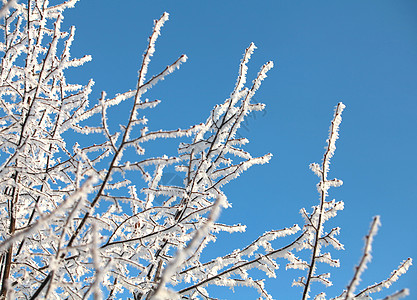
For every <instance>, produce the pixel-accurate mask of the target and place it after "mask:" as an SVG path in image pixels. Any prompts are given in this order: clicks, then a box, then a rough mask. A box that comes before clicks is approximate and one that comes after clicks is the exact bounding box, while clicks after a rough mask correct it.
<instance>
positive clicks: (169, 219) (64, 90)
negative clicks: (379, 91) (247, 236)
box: [0, 0, 411, 299]
mask: <svg viewBox="0 0 417 300" xmlns="http://www.w3.org/2000/svg"><path fill="white" fill-rule="evenodd" d="M76 2H77V0H68V1H66V2H62V3H61V4H54V5H49V3H48V0H27V1H19V2H16V1H5V0H3V7H2V8H1V10H0V16H1V18H2V23H1V25H0V29H1V31H2V33H3V38H2V39H1V40H0V51H1V53H2V58H1V65H0V138H1V143H0V191H1V193H0V287H1V291H0V299H90V298H94V299H102V298H105V299H120V298H128V297H131V298H134V299H214V298H212V296H210V295H209V293H211V291H210V289H209V288H208V287H209V286H210V285H217V286H227V287H231V288H233V287H236V286H248V287H253V288H255V289H257V290H258V291H259V296H260V299H272V297H271V296H270V295H269V294H268V292H267V291H266V289H265V285H264V280H263V279H254V278H252V277H251V275H250V270H251V269H253V268H257V269H260V270H262V271H263V272H265V274H266V276H268V277H275V276H276V273H275V271H276V269H278V261H277V260H279V259H281V260H282V261H287V262H288V264H287V268H289V269H302V270H305V273H306V275H305V277H301V278H299V279H297V280H295V281H294V285H297V286H301V288H302V289H303V293H302V299H307V298H309V297H310V293H311V292H310V287H311V284H312V283H313V282H319V283H323V284H325V285H330V284H331V281H330V274H326V273H321V272H319V270H318V265H319V263H327V264H329V265H331V266H335V267H337V266H339V261H338V260H337V259H334V258H333V257H332V256H331V254H330V253H329V252H325V251H324V250H323V249H324V248H325V247H326V246H332V247H334V248H336V249H343V245H342V244H341V243H340V242H339V241H338V240H337V238H336V236H337V234H338V232H339V228H333V229H331V230H330V231H328V232H326V231H325V230H324V223H325V222H326V221H327V220H328V219H330V218H332V217H334V216H336V214H337V211H339V210H341V209H343V203H342V202H335V201H328V200H327V195H328V190H329V188H330V187H335V186H339V185H341V184H342V181H340V180H337V179H330V180H329V179H328V178H327V174H328V171H329V161H330V158H331V157H332V155H333V153H334V150H335V148H336V147H335V142H336V139H337V137H338V128H339V125H340V122H341V114H342V111H343V108H344V105H343V104H341V103H340V104H339V105H338V106H337V108H336V112H335V116H334V119H333V121H332V125H331V128H330V136H329V139H328V146H327V150H326V152H325V155H324V158H323V162H322V164H321V165H318V164H312V165H311V169H312V170H313V171H314V173H315V174H317V176H319V178H320V182H319V184H318V191H319V193H320V202H319V204H318V205H317V206H314V207H313V211H312V212H308V211H306V210H305V209H302V210H301V214H302V216H303V217H304V220H305V225H304V226H303V227H302V228H300V226H298V225H294V226H292V227H289V228H285V229H281V230H271V231H268V232H266V233H265V234H263V235H262V236H260V237H259V238H257V239H256V240H255V241H254V242H252V243H251V244H249V245H248V246H247V247H245V248H243V249H236V250H234V251H232V252H230V253H229V254H227V255H224V256H222V257H218V258H215V259H213V260H211V261H206V262H203V261H201V259H200V256H201V253H202V251H203V250H204V248H205V246H206V245H207V243H209V242H214V241H215V240H216V234H217V233H218V232H220V231H225V232H230V233H233V232H240V231H244V230H245V227H244V226H242V225H240V224H238V225H228V224H221V223H219V222H218V221H217V220H218V215H219V213H220V211H221V209H223V208H228V207H230V203H229V202H228V200H227V198H226V196H225V194H224V192H223V190H222V189H223V186H224V185H225V184H227V183H228V182H229V181H230V180H233V179H235V178H236V177H238V176H239V175H240V174H241V173H242V172H244V171H246V170H247V169H248V168H250V167H251V166H253V165H259V164H265V163H267V162H268V161H269V160H270V159H271V156H272V155H271V154H266V155H264V156H261V157H252V155H251V154H250V153H248V152H247V151H245V150H244V145H245V144H246V143H248V140H247V139H245V138H240V135H238V134H237V132H238V130H239V128H240V127H241V125H242V122H243V121H244V120H245V117H247V116H248V114H250V113H251V112H252V111H260V110H263V109H264V105H263V104H260V103H255V102H254V101H252V100H253V97H254V94H255V93H256V91H257V90H258V89H259V87H260V85H261V83H262V81H263V80H264V79H265V78H266V76H267V72H268V71H269V70H270V69H271V68H272V66H273V64H272V62H268V63H266V64H265V65H263V66H262V67H261V69H260V71H259V73H258V75H257V76H256V77H255V79H254V80H253V82H252V83H251V84H249V85H247V82H246V73H247V63H248V61H249V59H250V57H251V55H252V53H253V51H254V50H255V45H253V44H251V45H250V46H249V47H248V48H247V49H246V51H245V53H244V56H243V59H242V61H241V63H240V66H239V71H238V78H237V82H236V85H235V88H234V90H233V91H232V93H231V94H230V97H229V98H228V99H227V100H226V101H224V102H223V103H221V104H219V105H217V106H215V107H214V108H213V110H212V111H211V112H210V114H209V116H208V118H207V120H206V121H205V122H204V123H201V124H197V125H194V126H191V127H189V128H185V129H174V130H158V131H151V130H149V129H148V127H147V126H146V124H147V118H146V117H145V116H144V114H145V113H146V110H148V109H152V108H154V107H156V106H157V105H158V104H159V102H160V101H157V100H154V101H149V100H147V99H146V98H144V94H145V93H146V92H147V91H148V90H149V89H151V88H152V87H153V86H154V85H155V84H156V83H158V81H160V80H163V79H164V77H166V76H167V75H169V74H170V73H172V72H174V71H175V70H176V69H178V68H179V67H180V66H181V64H183V63H184V62H185V61H186V60H187V57H186V56H185V55H182V56H180V57H179V58H178V59H177V60H176V61H174V62H172V63H171V64H170V65H169V66H168V67H166V68H165V69H164V70H161V71H160V73H158V74H155V75H153V76H148V74H147V71H148V66H149V63H150V62H151V58H152V55H153V54H154V52H155V44H156V40H157V38H158V36H159V35H160V31H161V28H162V27H163V25H164V23H165V22H166V21H167V20H168V14H166V13H165V14H163V15H162V17H161V18H160V19H159V20H156V21H155V25H154V29H153V31H152V33H151V36H150V38H149V43H148V47H147V49H146V50H145V52H144V55H143V58H142V63H141V66H140V70H139V76H138V80H137V85H136V87H134V89H132V90H129V91H126V92H124V93H120V94H118V95H116V96H115V97H107V95H106V93H105V92H102V94H101V97H100V99H98V100H93V101H90V99H89V97H91V96H90V93H91V90H92V87H93V84H94V82H93V81H90V82H88V83H87V84H85V85H82V84H73V83H69V82H67V80H66V78H65V70H66V69H68V68H72V67H78V66H81V65H83V64H84V63H85V62H87V61H89V60H90V59H91V57H89V56H85V57H81V58H71V53H70V49H71V44H72V42H73V40H74V33H75V29H74V28H70V29H69V30H67V29H64V28H62V19H63V15H62V13H63V11H64V10H65V9H67V8H70V7H73V6H74V5H75V3H76ZM122 102H127V103H129V105H130V114H129V115H127V116H126V119H125V120H123V121H122V123H121V124H120V126H119V129H118V130H114V129H113V127H114V126H113V125H114V124H109V122H108V118H109V116H111V115H112V113H114V112H115V111H114V110H112V108H114V107H115V106H117V105H118V104H119V103H122ZM85 135H89V136H90V138H89V139H85V138H84V139H81V138H80V137H83V136H85ZM68 136H70V137H71V136H72V137H73V138H72V139H68ZM91 137H93V138H91ZM75 139H78V140H80V142H79V143H73V142H71V140H72V141H73V140H75ZM162 139H179V140H181V142H179V143H178V145H179V146H178V153H177V154H176V155H174V156H167V155H162V156H149V155H145V148H146V147H147V143H148V142H149V141H152V140H156V141H162ZM86 140H88V141H90V140H94V141H95V143H94V142H93V143H91V144H83V143H86V142H85V141H86ZM167 170H175V172H177V173H178V174H180V175H179V176H181V178H182V179H183V181H182V184H178V185H167V184H164V182H163V180H161V179H162V177H163V174H164V172H166V171H167ZM170 172H171V171H170ZM378 225H379V218H378V217H376V218H375V220H374V222H373V223H372V226H371V231H370V233H369V235H368V236H367V238H366V245H365V251H364V254H363V257H362V259H361V261H360V263H359V265H358V267H357V268H356V273H355V274H354V277H353V279H352V281H351V283H350V284H349V285H348V287H347V289H346V290H344V291H342V292H341V295H340V296H338V297H336V298H333V299H371V298H370V294H371V293H373V292H377V291H379V290H381V289H382V288H384V287H389V286H390V285H391V283H392V282H393V281H395V280H397V278H398V276H400V275H401V274H403V273H405V272H406V271H407V269H408V267H409V266H410V264H411V259H408V260H406V261H405V262H403V263H402V264H401V265H400V267H399V268H398V269H397V270H395V271H394V272H393V273H392V275H391V276H390V277H389V278H388V279H387V280H385V281H382V282H380V283H377V284H374V285H372V286H369V287H368V288H366V289H364V290H362V291H359V292H357V291H356V286H357V284H358V282H359V280H360V276H361V273H362V272H363V270H364V269H365V267H366V264H367V262H368V261H369V260H370V251H371V244H372V238H373V236H374V235H375V233H376V230H377V227H378ZM288 235H292V236H294V238H293V241H292V242H291V243H289V244H288V245H285V246H279V247H275V246H273V245H272V242H273V241H274V240H275V239H277V238H279V237H283V236H288ZM301 250H307V251H310V252H311V256H310V259H307V260H304V259H301V258H299V257H297V256H296V255H295V253H296V252H297V251H301ZM407 293H408V291H407V290H403V291H400V292H397V293H395V294H393V295H392V296H390V297H389V298H387V299H397V298H399V297H401V296H404V295H406V294H407ZM217 297H220V298H222V297H221V295H219V296H217ZM315 298H316V299H325V295H324V293H321V294H319V295H316V296H315Z"/></svg>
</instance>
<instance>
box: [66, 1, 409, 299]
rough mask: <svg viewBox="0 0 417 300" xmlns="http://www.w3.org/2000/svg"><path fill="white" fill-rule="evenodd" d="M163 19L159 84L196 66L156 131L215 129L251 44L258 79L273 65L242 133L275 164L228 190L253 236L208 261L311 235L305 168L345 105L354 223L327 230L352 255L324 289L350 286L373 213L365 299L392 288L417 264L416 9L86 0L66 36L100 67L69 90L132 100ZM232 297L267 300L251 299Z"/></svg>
mask: <svg viewBox="0 0 417 300" xmlns="http://www.w3.org/2000/svg"><path fill="white" fill-rule="evenodd" d="M164 11H167V12H169V13H170V21H169V22H168V23H166V25H165V27H164V28H163V30H162V37H161V38H160V39H159V40H158V43H157V52H156V54H155V56H154V60H153V62H152V64H151V67H150V73H156V72H159V71H160V70H161V68H163V67H165V66H166V65H167V64H169V63H170V62H172V61H173V60H174V59H176V58H177V57H178V56H179V55H180V54H183V53H185V54H187V55H188V57H189V61H188V62H187V63H186V64H185V65H184V66H183V67H182V68H181V70H179V71H177V72H175V74H173V75H171V76H170V77H169V78H167V79H166V80H165V81H163V82H161V83H159V84H158V85H157V86H156V87H155V88H154V89H153V91H152V92H151V93H150V94H149V95H148V97H149V98H150V99H161V100H162V101H163V102H162V104H161V105H159V106H158V110H157V111H156V112H155V113H153V114H152V116H151V117H152V119H150V127H152V128H155V129H161V128H163V129H176V128H178V127H182V128H184V127H188V126H190V125H192V124H195V123H200V122H203V121H205V120H206V118H207V116H208V114H209V111H210V110H211V108H212V107H213V106H214V105H215V104H217V103H221V102H223V101H224V99H225V98H227V97H228V95H229V94H230V92H231V90H232V88H233V86H234V83H235V78H236V74H237V68H238V64H239V61H240V59H241V57H242V53H243V51H244V49H245V48H246V47H247V46H248V45H249V43H250V42H254V43H255V44H256V45H257V47H258V49H257V51H256V52H255V53H254V55H253V59H252V60H251V62H250V64H249V68H250V72H249V79H252V78H253V76H254V75H255V74H256V73H257V72H258V70H259V67H260V66H261V65H262V64H263V63H264V62H266V61H268V60H273V61H274V62H275V65H276V66H275V68H274V69H273V70H272V71H271V72H270V73H269V77H268V78H267V79H266V81H265V82H264V84H263V86H262V87H261V90H260V91H259V92H258V94H257V96H256V97H255V99H257V100H258V101H261V102H264V103H266V105H267V108H266V113H258V114H256V115H254V116H252V117H251V118H249V120H248V125H247V128H246V129H244V128H243V129H242V131H241V133H242V135H247V137H248V138H249V139H250V141H251V143H250V145H249V146H248V149H249V150H250V151H251V153H252V154H253V155H258V156H260V155H263V154H265V153H267V152H272V153H273V154H274V157H273V159H272V161H271V162H270V164H269V165H266V166H258V167H253V168H252V169H250V170H249V171H247V172H246V173H245V174H244V175H243V176H241V177H240V178H238V179H237V180H235V181H233V182H232V183H231V184H230V185H229V186H228V187H227V188H226V193H227V195H228V198H229V201H231V202H232V203H233V208H232V209H229V210H227V211H224V212H223V214H222V217H221V219H222V220H223V221H224V222H228V223H239V222H242V223H244V224H246V225H248V230H247V232H246V233H245V234H235V235H232V236H228V235H224V236H223V235H222V236H221V238H223V239H221V240H219V241H218V244H217V243H216V245H218V246H216V247H211V248H209V249H208V250H209V254H208V255H207V256H209V255H214V254H215V253H218V254H219V255H221V254H225V253H226V252H227V251H229V250H232V249H234V248H235V247H239V248H241V247H243V246H244V245H245V244H246V243H248V242H250V241H251V240H253V239H255V238H256V237H257V236H258V235H259V234H262V233H263V232H264V231H266V230H268V229H279V228H282V227H288V226H291V225H293V224H294V223H298V224H300V225H302V224H303V221H302V219H301V217H300V215H299V210H300V209H301V208H302V207H305V208H307V209H309V208H310V207H311V206H312V205H315V204H316V203H317V201H318V194H317V191H316V187H315V185H316V183H317V177H316V176H315V175H314V174H313V173H312V172H311V171H310V170H309V169H308V165H309V164H310V163H311V162H321V158H322V154H323V147H324V146H325V140H326V138H327V134H328V127H329V124H330V120H331V118H332V114H333V108H334V106H335V105H336V104H337V103H338V102H339V101H342V102H344V103H345V105H346V106H347V108H346V110H345V112H344V115H343V122H342V125H341V131H340V139H339V141H338V143H337V150H336V154H335V157H334V159H333V160H332V165H331V172H330V176H332V177H337V178H339V179H342V180H343V181H344V185H343V186H342V187H340V188H337V189H332V190H330V197H331V198H335V199H336V200H343V201H344V202H345V210H344V211H342V212H341V213H339V215H338V217H337V218H336V219H334V220H333V221H332V222H328V223H326V225H327V228H328V229H329V226H340V227H341V229H342V230H341V236H340V240H341V241H342V242H343V243H344V244H345V248H346V250H345V251H332V255H333V257H336V258H337V257H338V258H340V259H341V264H342V266H341V268H339V269H334V270H332V278H333V282H334V285H335V287H334V288H333V287H332V288H327V289H324V288H323V289H324V290H325V292H326V293H327V295H328V296H332V297H333V296H336V295H338V294H339V292H340V291H342V289H343V288H344V287H345V286H346V284H347V282H348V280H349V279H350V278H351V276H352V274H353V267H354V266H355V265H356V264H357V263H358V260H359V258H360V256H361V253H362V248H363V236H365V234H366V233H367V231H368V229H369V224H370V222H371V219H372V217H373V216H374V215H376V214H378V215H380V216H381V221H382V227H381V228H380V230H379V233H378V235H377V237H376V239H375V242H374V251H373V261H372V263H371V264H370V265H369V268H368V270H367V272H366V273H365V275H364V276H363V280H362V285H361V286H362V287H363V286H364V284H372V283H374V282H375V281H380V280H383V279H385V278H386V277H387V276H388V275H389V274H390V272H391V271H392V270H393V269H394V268H395V267H397V266H398V264H399V263H400V262H401V261H402V260H403V259H406V258H407V257H409V256H411V257H413V258H414V259H417V217H416V216H417V214H416V213H417V192H416V186H417V175H416V174H417V173H416V169H417V158H416V157H417V151H416V150H417V149H416V148H417V141H416V138H417V133H416V132H417V131H416V128H417V84H416V80H417V1H414V0H401V1H388V0H368V1H363V0H349V1H334V0H326V1H324V0H316V1H296V0H291V1H290V0H287V1H283V0H274V1H261V0H259V1H246V0H239V1H237V0H227V1H218V0H215V1H197V0H194V1H182V0H179V1H174V0H166V1H162V0H156V1H137V0H126V1H110V0H81V2H80V3H79V4H78V5H77V6H76V8H75V9H72V10H70V11H68V12H67V14H66V18H65V24H66V25H67V26H68V25H70V24H74V25H76V27H77V31H76V34H77V35H76V41H75V43H74V45H73V47H72V54H73V55H74V56H81V55H84V54H92V56H93V61H92V62H90V63H88V64H87V65H86V66H84V67H83V68H82V69H80V68H78V69H75V70H74V71H71V72H69V74H70V76H71V77H70V78H72V79H73V80H72V81H75V80H76V81H77V82H80V83H81V82H86V81H87V80H88V79H89V78H94V80H95V81H96V85H95V91H94V97H95V98H97V97H98V96H99V93H100V92H101V90H105V91H106V92H107V93H108V94H109V95H114V94H115V93H119V92H123V91H125V90H128V89H133V88H134V87H135V83H136V78H137V68H138V65H139V60H140V58H141V55H142V53H143V50H144V49H145V47H146V43H147V37H148V36H149V34H150V32H151V29H152V25H153V19H156V18H159V16H160V15H161V14H162V13H163V12H164ZM115 114H117V112H115ZM172 116H175V118H174V119H172V120H171V119H169V118H170V117H172ZM119 117H121V116H117V115H115V116H114V118H119ZM168 154H169V153H168ZM330 223H331V224H330ZM278 243H279V241H278ZM416 263H417V261H416ZM284 269H285V262H284V261H282V263H281V270H280V271H278V278H277V279H275V280H268V281H267V283H266V284H267V287H268V289H269V291H270V292H271V293H272V295H273V296H274V297H275V298H277V299H298V298H299V297H298V295H299V294H300V292H301V289H299V288H295V287H294V288H291V287H289V286H290V284H291V281H292V278H295V277H297V276H298V274H296V273H295V272H293V271H285V270H284ZM318 285H319V284H316V287H317V286H318ZM319 287H320V286H319ZM403 287H409V288H410V289H411V296H410V297H409V298H408V299H417V268H416V266H413V267H412V268H411V270H410V271H409V273H408V274H406V275H405V276H403V277H402V278H401V279H400V281H399V283H398V284H395V285H394V286H393V287H392V288H391V291H392V292H393V291H395V290H399V289H401V288H403ZM320 288H321V287H320ZM239 292H243V293H244V294H243V297H242V296H240V297H238V296H237V295H239V294H238V293H239ZM224 295H225V296H224V297H223V298H227V299H255V297H256V293H254V292H252V291H250V290H247V289H242V290H240V291H239V290H237V293H236V294H235V295H234V296H233V295H230V294H227V293H225V294H224ZM382 295H384V294H381V296H382Z"/></svg>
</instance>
